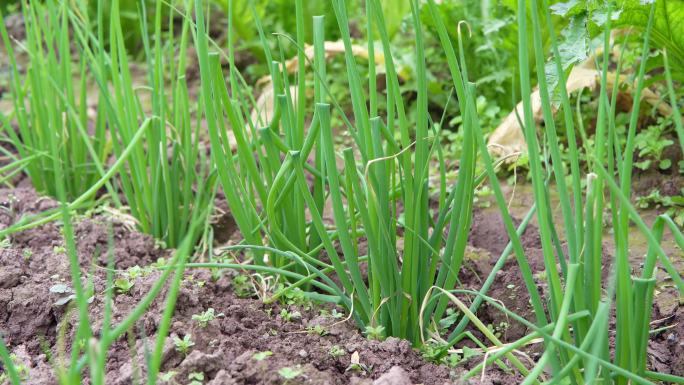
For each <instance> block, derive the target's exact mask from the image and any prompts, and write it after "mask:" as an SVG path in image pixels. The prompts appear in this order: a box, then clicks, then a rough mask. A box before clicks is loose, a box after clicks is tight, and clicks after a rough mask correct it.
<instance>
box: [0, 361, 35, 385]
mask: <svg viewBox="0 0 684 385" xmlns="http://www.w3.org/2000/svg"><path fill="white" fill-rule="evenodd" d="M9 357H10V360H11V361H12V364H13V365H14V369H15V370H16V371H17V374H18V375H19V379H21V380H22V381H26V380H28V378H29V367H28V366H27V365H26V364H24V363H23V362H21V361H20V360H19V357H17V355H16V354H14V353H12V354H10V356H9ZM9 381H10V378H9V376H8V375H7V373H5V372H1V373H0V384H5V383H7V384H9V383H10V382H9Z"/></svg>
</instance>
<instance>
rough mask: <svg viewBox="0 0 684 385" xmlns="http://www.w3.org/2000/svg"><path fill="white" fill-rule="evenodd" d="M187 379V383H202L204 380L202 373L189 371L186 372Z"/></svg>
mask: <svg viewBox="0 0 684 385" xmlns="http://www.w3.org/2000/svg"><path fill="white" fill-rule="evenodd" d="M188 380H190V382H189V383H188V385H202V381H204V373H202V372H191V373H190V374H188Z"/></svg>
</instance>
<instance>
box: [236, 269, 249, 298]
mask: <svg viewBox="0 0 684 385" xmlns="http://www.w3.org/2000/svg"><path fill="white" fill-rule="evenodd" d="M233 292H234V293H235V295H237V296H238V297H239V298H249V297H251V296H252V295H254V287H252V283H251V281H250V279H249V276H247V275H244V274H240V275H238V276H236V277H235V278H233Z"/></svg>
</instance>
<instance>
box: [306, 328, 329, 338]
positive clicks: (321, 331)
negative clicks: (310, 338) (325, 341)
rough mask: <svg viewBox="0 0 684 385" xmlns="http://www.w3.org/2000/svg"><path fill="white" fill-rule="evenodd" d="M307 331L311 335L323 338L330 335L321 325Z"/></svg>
mask: <svg viewBox="0 0 684 385" xmlns="http://www.w3.org/2000/svg"><path fill="white" fill-rule="evenodd" d="M306 331H307V332H308V333H309V334H318V335H319V336H321V337H323V336H325V335H327V334H328V331H327V330H325V328H324V327H323V326H321V325H315V326H309V327H307V328H306Z"/></svg>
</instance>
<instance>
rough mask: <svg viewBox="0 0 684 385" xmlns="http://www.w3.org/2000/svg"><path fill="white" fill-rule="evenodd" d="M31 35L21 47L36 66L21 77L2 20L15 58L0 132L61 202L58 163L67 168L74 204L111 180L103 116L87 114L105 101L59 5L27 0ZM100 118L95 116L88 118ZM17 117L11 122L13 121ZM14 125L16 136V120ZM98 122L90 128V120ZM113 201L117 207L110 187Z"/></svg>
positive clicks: (34, 178) (39, 184) (35, 180)
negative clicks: (9, 105) (92, 87)
mask: <svg viewBox="0 0 684 385" xmlns="http://www.w3.org/2000/svg"><path fill="white" fill-rule="evenodd" d="M22 15H23V19H24V25H25V29H26V43H25V45H24V46H23V47H24V49H25V50H26V52H27V53H28V55H29V56H30V57H31V60H30V61H29V62H28V67H27V68H26V70H25V72H24V73H22V72H21V71H20V69H19V64H18V63H17V59H16V54H15V48H14V47H15V44H13V42H12V40H11V38H10V36H9V34H8V32H7V30H6V28H5V22H4V18H3V17H2V16H1V15H0V24H2V25H1V26H0V34H1V35H2V40H3V43H4V46H5V47H6V50H7V56H8V58H9V66H10V71H11V86H10V90H11V95H12V102H13V111H12V112H11V114H10V115H9V116H6V115H4V113H3V114H2V115H0V124H2V133H3V135H6V136H7V138H6V139H5V140H6V141H8V142H9V143H10V144H11V145H12V146H13V147H14V148H15V149H16V151H17V154H18V158H19V160H18V161H22V160H23V161H26V162H27V163H26V164H25V167H24V170H25V172H26V174H27V175H28V176H29V178H30V180H31V183H32V184H33V186H34V187H35V188H36V190H38V191H39V192H41V193H45V194H49V195H51V196H53V197H57V185H58V181H57V180H56V178H57V174H58V173H57V170H56V169H55V162H54V161H53V159H56V161H57V162H59V164H60V167H61V168H62V169H63V172H62V177H63V178H64V181H65V186H66V194H67V198H68V199H69V200H72V199H75V198H76V197H78V196H80V195H81V194H83V193H84V192H86V191H87V190H88V188H90V187H91V186H92V185H93V184H95V182H96V181H97V180H98V179H100V177H101V176H103V175H104V174H105V171H104V164H105V163H106V161H107V159H108V156H109V154H110V153H111V143H110V142H109V141H108V138H107V135H106V130H105V129H106V121H105V119H104V116H105V114H104V111H103V110H100V109H95V110H94V111H92V110H90V109H89V105H90V104H89V103H90V102H91V101H93V100H98V98H99V96H96V95H93V94H92V93H90V92H88V87H89V85H88V82H87V76H86V72H87V68H88V67H87V65H88V64H87V61H86V59H85V58H84V57H83V56H81V55H78V54H74V53H73V52H72V50H71V46H70V41H71V38H70V23H69V22H68V17H69V15H68V8H67V7H65V6H63V5H62V6H58V5H57V4H56V2H55V1H48V2H46V3H45V4H43V3H42V2H40V1H39V2H31V6H30V7H29V6H28V3H27V2H22ZM91 114H94V116H92V117H91V116H90V115H91ZM10 119H11V120H10ZM12 121H14V122H16V124H17V126H18V129H17V130H16V131H15V129H14V127H12V124H11V122H12ZM91 121H92V122H94V126H92V127H93V128H92V129H90V131H89V127H91V126H90V124H89V123H90V122H91ZM106 185H107V188H108V191H109V192H110V193H111V194H112V199H114V201H115V202H118V199H117V197H116V195H115V194H114V190H113V188H112V186H111V185H110V184H109V183H107V184H106Z"/></svg>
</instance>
